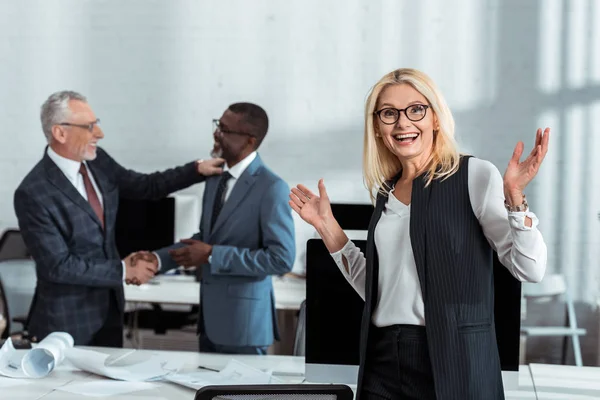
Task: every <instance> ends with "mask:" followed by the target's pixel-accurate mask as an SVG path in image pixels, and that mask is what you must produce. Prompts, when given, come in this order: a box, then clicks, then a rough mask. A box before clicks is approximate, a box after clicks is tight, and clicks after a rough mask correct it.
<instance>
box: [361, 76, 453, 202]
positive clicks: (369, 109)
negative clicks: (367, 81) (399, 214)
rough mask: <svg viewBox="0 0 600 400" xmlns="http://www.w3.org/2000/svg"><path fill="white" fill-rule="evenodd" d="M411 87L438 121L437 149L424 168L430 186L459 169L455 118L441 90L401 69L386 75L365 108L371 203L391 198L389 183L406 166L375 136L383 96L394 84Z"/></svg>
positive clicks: (366, 174) (367, 183) (365, 159)
mask: <svg viewBox="0 0 600 400" xmlns="http://www.w3.org/2000/svg"><path fill="white" fill-rule="evenodd" d="M400 84H408V85H410V86H412V87H413V88H414V89H415V90H417V91H418V92H419V93H421V94H422V95H423V96H424V97H425V98H426V99H427V102H428V103H429V105H430V106H431V109H432V110H433V114H434V120H437V126H438V127H436V130H434V134H433V149H432V151H431V155H430V156H429V158H428V159H427V161H426V162H425V164H424V165H423V168H424V169H425V170H426V171H427V173H426V179H427V183H426V184H427V185H429V184H430V183H431V181H432V180H434V179H444V178H447V177H449V176H450V175H452V174H453V173H455V172H456V171H457V170H458V166H459V162H460V154H459V152H458V146H457V144H456V141H455V140H454V118H453V117H452V112H450V108H448V105H447V104H446V100H445V99H444V97H443V96H442V94H441V92H440V90H439V89H438V88H437V86H436V85H435V83H434V82H433V81H432V80H431V78H430V77H429V76H427V75H426V74H424V73H423V72H421V71H418V70H415V69H411V68H401V69H397V70H395V71H392V72H390V73H388V74H386V75H385V76H384V77H383V78H381V79H380V80H379V82H377V83H376V84H375V86H373V88H372V89H371V91H370V93H369V97H368V98H367V103H366V105H365V136H364V150H363V174H364V179H365V186H366V187H367V189H368V190H369V194H370V195H371V200H372V201H373V202H375V199H376V197H377V194H378V193H381V194H384V195H387V193H388V192H389V190H390V189H391V187H388V185H387V184H386V181H387V180H389V179H391V178H393V177H394V176H395V175H396V174H397V173H398V172H400V170H401V169H402V164H401V163H400V160H399V159H398V157H396V156H395V155H394V154H393V153H392V152H391V151H390V150H389V149H388V148H387V147H386V146H385V144H384V143H383V141H382V140H378V139H377V138H376V137H375V123H376V120H375V115H374V114H373V113H374V112H375V111H376V110H375V107H377V102H378V100H379V95H380V94H381V92H382V91H383V90H384V89H385V88H386V87H388V86H390V85H400Z"/></svg>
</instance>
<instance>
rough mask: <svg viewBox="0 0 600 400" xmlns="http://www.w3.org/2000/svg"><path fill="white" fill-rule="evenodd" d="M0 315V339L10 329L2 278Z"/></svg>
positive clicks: (6, 335)
mask: <svg viewBox="0 0 600 400" xmlns="http://www.w3.org/2000/svg"><path fill="white" fill-rule="evenodd" d="M0 316H2V318H1V319H0V339H6V338H8V332H9V331H10V315H9V312H8V302H7V301H6V295H5V294H4V286H3V285H2V279H0Z"/></svg>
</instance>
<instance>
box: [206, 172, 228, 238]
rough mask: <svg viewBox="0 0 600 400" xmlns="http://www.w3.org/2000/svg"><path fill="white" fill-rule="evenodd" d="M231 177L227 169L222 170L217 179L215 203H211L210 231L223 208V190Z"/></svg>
mask: <svg viewBox="0 0 600 400" xmlns="http://www.w3.org/2000/svg"><path fill="white" fill-rule="evenodd" d="M230 178H231V174H230V173H229V172H228V171H225V172H223V174H222V175H221V179H220V180H219V186H217V193H215V203H214V205H213V211H212V218H211V220H210V230H211V232H212V229H213V227H214V226H215V222H216V221H217V217H218V216H219V213H220V212H221V209H222V208H223V204H224V203H225V190H226V189H227V181H228V180H229V179H230Z"/></svg>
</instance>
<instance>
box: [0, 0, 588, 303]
mask: <svg viewBox="0 0 600 400" xmlns="http://www.w3.org/2000/svg"><path fill="white" fill-rule="evenodd" d="M598 20H600V5H599V3H598V2H595V1H589V0H588V1H586V0H581V1H569V2H568V3H567V2H566V0H562V1H561V0H540V1H536V2H533V1H532V2H523V1H518V0H511V1H502V2H501V1H499V0H489V1H487V2H484V1H480V0H462V1H452V2H449V1H445V0H427V1H420V2H415V1H399V0H380V1H376V2H374V1H368V0H347V1H344V2H341V1H334V0H302V1H300V0H297V1H275V0H253V1H252V2H247V1H242V0H239V1H234V0H221V1H218V2H216V1H214V2H207V1H192V0H187V1H184V0H179V1H166V0H164V1H159V0H145V1H142V0H130V1H127V2H121V1H116V0H96V1H82V0H54V1H49V0H39V1H32V0H20V1H14V0H0V104H1V105H2V106H1V107H0V126H1V127H2V129H3V137H4V138H5V139H4V140H3V142H2V146H1V147H0V170H1V171H2V174H0V225H2V226H7V225H14V224H15V222H16V218H15V216H14V212H13V208H12V195H13V192H14V189H15V187H16V186H17V185H18V183H19V181H20V180H21V179H22V177H23V176H24V175H25V173H26V172H27V171H28V170H29V169H30V168H31V166H33V164H34V163H35V162H36V161H37V160H38V159H39V158H40V156H41V154H42V149H43V146H44V144H45V142H44V138H43V136H42V133H41V129H40V127H39V119H38V111H39V106H40V105H41V103H42V102H43V101H44V99H45V98H46V97H47V96H48V95H49V94H50V93H51V92H54V91H56V90H60V89H67V88H68V89H74V90H78V91H81V92H82V93H84V94H85V95H87V96H88V97H89V100H90V102H91V104H92V105H93V107H94V109H95V111H96V113H97V115H98V116H99V117H100V118H101V119H102V126H103V128H104V130H105V133H106V138H105V140H104V141H103V145H104V147H105V149H107V150H108V151H109V152H110V153H111V154H112V155H113V156H115V158H116V159H117V160H119V161H120V162H121V163H122V164H124V165H125V166H127V167H131V168H135V169H138V170H140V171H151V170H155V169H162V168H166V167H170V166H172V165H175V164H179V163H183V162H185V161H188V160H191V159H193V158H199V157H206V156H207V154H208V152H209V150H210V148H211V125H210V124H211V119H212V118H213V117H218V116H219V115H220V114H221V112H222V111H223V109H224V108H225V107H226V106H227V105H228V104H229V103H232V102H235V101H240V100H247V101H254V102H257V103H259V104H261V105H263V106H264V107H265V108H266V109H267V111H268V113H269V116H270V118H271V129H270V132H269V135H268V136H267V139H266V141H265V143H264V146H263V148H262V151H261V154H262V156H263V158H264V159H265V160H266V162H267V163H268V164H269V165H270V166H271V167H272V168H273V169H274V170H275V171H277V172H278V173H279V174H281V175H282V176H283V177H284V178H285V179H286V180H287V181H288V182H289V183H290V184H296V183H298V182H304V183H307V184H309V185H310V186H312V187H315V186H316V181H317V179H318V178H320V177H324V178H325V182H326V183H327V184H328V188H329V191H330V196H331V198H332V199H333V200H334V201H337V202H342V201H349V202H366V201H368V196H367V193H366V192H365V190H364V189H363V186H362V177H361V146H362V118H363V117H362V111H363V105H364V99H365V96H366V93H367V91H368V89H369V87H370V86H371V85H372V84H373V83H375V81H376V80H377V79H378V78H379V77H380V76H381V75H382V74H384V73H385V72H388V71H390V70H392V69H394V68H397V67H401V66H404V67H416V68H419V69H422V70H424V71H425V72H427V73H428V74H430V75H431V76H432V77H433V78H434V79H435V80H436V81H437V83H438V84H439V86H440V87H441V88H442V90H443V91H444V93H445V94H446V96H447V99H448V101H449V103H450V105H451V107H452V109H453V110H454V112H455V116H456V120H457V133H458V138H459V141H460V143H461V145H462V147H463V149H464V150H465V151H468V152H471V153H473V154H475V155H477V156H479V157H481V158H486V159H489V160H491V161H492V162H494V163H495V164H496V165H497V166H498V167H499V168H500V170H501V171H503V170H504V168H505V165H506V162H507V161H508V159H509V157H510V155H511V152H512V149H513V147H514V145H515V144H516V142H517V141H518V140H523V141H524V142H525V144H526V148H527V150H529V149H530V148H531V146H532V144H533V138H534V132H535V129H536V127H537V126H539V125H543V126H545V125H550V126H552V127H553V129H554V132H553V140H552V143H551V151H550V153H549V154H548V159H547V160H546V163H545V165H544V167H543V170H542V172H541V173H540V176H539V177H538V179H537V181H536V182H535V184H534V185H532V187H531V188H530V189H529V190H528V192H527V194H528V196H529V198H530V203H531V204H532V207H533V209H534V210H535V211H536V212H537V213H538V215H539V217H540V219H541V220H542V223H541V229H542V231H543V233H544V235H545V238H546V240H547V243H548V247H549V250H550V251H549V255H550V270H565V271H567V273H568V276H569V278H570V279H571V280H572V281H573V282H574V285H575V286H576V291H577V295H578V296H580V297H581V298H586V299H588V300H589V299H591V297H592V296H594V295H595V294H596V293H597V291H598V281H597V278H596V274H595V273H592V274H591V273H590V272H589V271H590V270H592V269H593V270H597V269H598V262H597V260H598V250H597V248H598V245H599V244H600V232H599V229H598V224H599V222H598V220H597V218H596V214H597V212H598V210H599V208H600V178H598V174H596V173H595V171H596V170H597V168H598V161H597V160H598V154H599V153H600V152H599V150H600V139H598V136H599V135H600V128H599V127H598V124H597V123H596V120H597V116H598V115H600V54H599V53H600V51H599V50H598V49H600V28H599V27H598V24H595V25H594V24H592V22H593V21H598ZM201 189H202V187H201V186H200V185H199V186H197V187H194V188H192V189H190V190H189V192H191V193H201ZM298 230H299V243H303V242H304V239H305V238H306V236H307V235H310V231H309V230H308V229H307V228H306V226H305V225H304V224H301V223H299V224H298ZM299 253H300V254H301V253H302V250H301V249H299ZM300 257H301V256H300ZM590 274H591V275H590Z"/></svg>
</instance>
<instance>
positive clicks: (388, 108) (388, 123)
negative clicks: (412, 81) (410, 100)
mask: <svg viewBox="0 0 600 400" xmlns="http://www.w3.org/2000/svg"><path fill="white" fill-rule="evenodd" d="M413 107H423V108H424V109H425V112H424V113H423V116H422V117H421V118H419V119H412V118H411V117H409V116H408V112H407V110H409V109H411V108H413ZM429 107H430V106H429V105H427V104H412V105H410V106H408V107H406V108H402V109H399V108H394V107H386V108H382V109H381V110H378V111H374V112H373V114H375V115H377V116H378V117H379V120H380V121H381V122H382V123H384V124H386V125H394V124H395V123H397V122H398V120H399V119H400V113H402V112H403V113H404V115H406V118H407V119H408V120H409V121H412V122H418V121H421V120H422V119H423V118H425V116H427V109H428V108H429ZM386 110H395V111H397V114H396V119H395V120H394V122H386V121H384V120H383V118H381V113H382V112H384V111H386Z"/></svg>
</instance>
